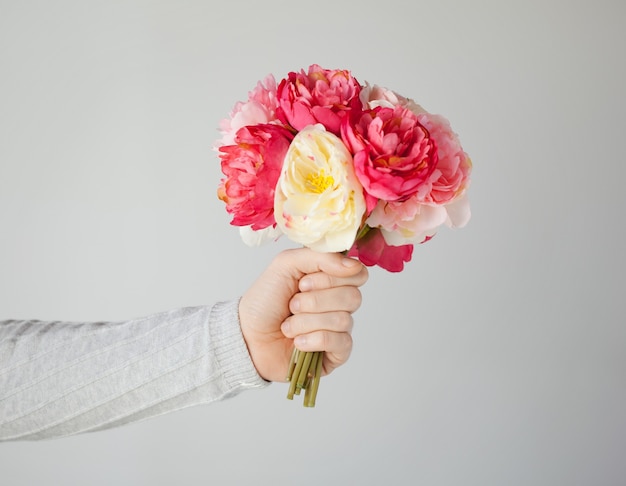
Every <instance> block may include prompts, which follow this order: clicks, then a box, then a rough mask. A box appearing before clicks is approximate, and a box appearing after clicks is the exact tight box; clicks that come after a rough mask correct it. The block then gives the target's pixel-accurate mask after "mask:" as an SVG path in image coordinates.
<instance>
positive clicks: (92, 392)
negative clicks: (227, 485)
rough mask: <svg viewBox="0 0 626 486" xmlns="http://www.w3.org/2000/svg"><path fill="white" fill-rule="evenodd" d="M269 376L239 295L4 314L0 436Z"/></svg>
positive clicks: (142, 408) (203, 397)
mask: <svg viewBox="0 0 626 486" xmlns="http://www.w3.org/2000/svg"><path fill="white" fill-rule="evenodd" d="M267 384H268V382H266V381H265V380H263V379H262V378H261V377H260V376H259V375H258V373H257V371H256V369H255V368H254V365H253V364H252V361H251V359H250V355H249V354H248V350H247V347H246V344H245V341H244V340H243V336H242V334H241V328H240V326H239V317H238V301H231V302H221V303H218V304H216V305H214V306H212V307H188V308H183V309H177V310H173V311H169V312H163V313H160V314H155V315H152V316H149V317H145V318H142V319H135V320H129V321H124V322H90V323H70V322H42V321H17V320H12V321H0V441H3V440H35V439H47V438H56V437H63V436H67V435H72V434H78V433H81V432H90V431H96V430H102V429H107V428H111V427H116V426H119V425H122V424H126V423H129V422H133V421H138V420H143V419H146V418H149V417H155V416H157V415H161V414H164V413H167V412H171V411H174V410H179V409H182V408H186V407H189V406H192V405H198V404H204V403H210V402H213V401H216V400H222V399H224V398H228V397H231V396H234V395H236V394H238V393H239V392H241V391H242V390H245V389H248V388H259V387H263V386H267Z"/></svg>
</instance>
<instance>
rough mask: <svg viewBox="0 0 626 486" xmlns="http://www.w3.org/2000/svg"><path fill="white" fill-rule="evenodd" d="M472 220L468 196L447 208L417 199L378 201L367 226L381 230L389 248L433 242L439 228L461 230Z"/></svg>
mask: <svg viewBox="0 0 626 486" xmlns="http://www.w3.org/2000/svg"><path fill="white" fill-rule="evenodd" d="M469 219H470V208H469V200H468V198H467V196H466V195H463V196H461V197H458V198H456V199H454V200H453V201H451V202H450V203H448V204H440V205H436V204H422V203H421V202H420V201H419V200H418V199H417V197H412V198H410V199H407V200H406V201H402V202H384V201H379V203H378V204H377V205H376V207H375V208H374V210H373V211H372V213H371V214H370V216H369V217H368V219H367V221H366V223H367V224H368V225H369V226H371V227H374V228H380V230H381V231H382V234H383V236H384V237H385V241H386V242H387V243H389V244H390V245H405V244H409V243H424V242H425V241H428V240H429V239H430V238H432V237H433V236H434V235H435V233H436V232H437V230H438V229H439V227H440V226H442V225H446V226H448V227H451V228H461V227H463V226H465V225H466V224H467V222H468V221H469Z"/></svg>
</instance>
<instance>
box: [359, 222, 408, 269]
mask: <svg viewBox="0 0 626 486" xmlns="http://www.w3.org/2000/svg"><path fill="white" fill-rule="evenodd" d="M348 256H351V257H358V259H359V260H361V262H362V263H363V264H364V265H367V266H369V267H371V266H374V265H378V266H379V267H381V268H384V269H385V270H388V271H390V272H400V271H402V270H403V269H404V264H405V263H406V262H409V261H411V257H412V256H413V245H400V246H391V245H388V244H387V242H386V241H385V238H384V237H383V235H382V233H381V231H380V230H379V229H376V228H371V229H370V230H369V231H367V233H365V235H364V236H363V237H361V238H359V239H358V240H357V241H356V242H355V243H354V246H353V247H352V248H351V249H350V251H349V252H348Z"/></svg>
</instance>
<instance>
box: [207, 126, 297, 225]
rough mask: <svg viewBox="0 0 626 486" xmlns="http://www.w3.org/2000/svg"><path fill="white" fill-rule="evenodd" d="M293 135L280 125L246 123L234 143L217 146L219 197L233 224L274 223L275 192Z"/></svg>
mask: <svg viewBox="0 0 626 486" xmlns="http://www.w3.org/2000/svg"><path fill="white" fill-rule="evenodd" d="M292 139H293V135H292V134H291V132H290V131H289V130H287V129H286V128H284V127H282V126H278V125H271V124H261V125H254V126H246V127H243V128H241V129H239V131H238V132H237V134H236V135H235V139H234V141H235V143H234V145H226V146H223V147H220V152H221V154H220V158H221V160H222V172H223V173H224V175H225V176H226V177H225V178H224V179H222V180H221V183H220V186H219V188H218V197H219V198H220V199H221V200H222V201H224V202H225V203H226V210H227V211H228V212H229V213H230V214H232V215H233V220H232V221H231V224H232V225H234V226H248V225H249V226H251V229H252V230H255V231H256V230H260V229H263V228H267V227H269V226H273V225H275V224H276V221H275V220H274V192H275V189H276V183H277V181H278V177H279V176H280V171H281V169H282V165H283V159H284V158H285V154H286V153H287V150H288V148H289V144H290V143H291V140H292Z"/></svg>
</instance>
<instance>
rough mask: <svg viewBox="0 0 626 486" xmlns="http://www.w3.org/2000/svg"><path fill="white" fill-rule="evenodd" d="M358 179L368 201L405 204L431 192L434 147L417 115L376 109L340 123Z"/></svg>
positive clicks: (395, 109)
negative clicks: (380, 200)
mask: <svg viewBox="0 0 626 486" xmlns="http://www.w3.org/2000/svg"><path fill="white" fill-rule="evenodd" d="M341 138H342V139H343V140H344V142H345V143H346V145H347V146H348V149H349V150H350V151H351V152H352V154H354V166H355V171H356V174H357V177H358V179H359V181H360V182H361V184H362V185H363V187H364V188H365V191H366V192H367V194H368V196H369V199H370V201H369V202H368V207H369V208H370V209H371V206H372V204H371V201H372V200H376V199H382V200H384V201H404V200H406V199H408V198H410V197H412V196H414V195H416V194H421V195H426V194H427V193H429V192H430V188H431V184H432V179H433V177H434V176H433V171H434V170H435V168H436V166H437V147H436V145H435V141H434V140H433V139H432V137H431V136H430V133H429V132H428V130H427V129H426V128H425V127H424V126H423V125H422V124H421V123H420V121H419V120H418V116H417V115H415V113H413V112H412V111H411V110H409V109H408V108H406V107H403V106H401V105H397V106H394V107H393V108H388V107H385V106H379V107H377V108H374V109H373V110H370V111H366V112H363V113H362V114H360V115H358V116H356V117H354V119H353V120H351V121H349V120H348V118H345V119H344V120H343V122H342V124H341Z"/></svg>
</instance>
